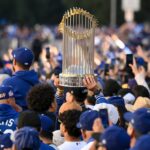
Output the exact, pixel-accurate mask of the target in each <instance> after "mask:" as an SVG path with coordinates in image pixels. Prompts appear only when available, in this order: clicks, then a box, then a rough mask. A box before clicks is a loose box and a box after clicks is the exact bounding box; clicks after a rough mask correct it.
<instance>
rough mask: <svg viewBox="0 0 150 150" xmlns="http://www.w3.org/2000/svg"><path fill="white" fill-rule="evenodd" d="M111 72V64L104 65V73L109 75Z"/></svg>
mask: <svg viewBox="0 0 150 150" xmlns="http://www.w3.org/2000/svg"><path fill="white" fill-rule="evenodd" d="M108 73H109V64H105V66H104V75H108Z"/></svg>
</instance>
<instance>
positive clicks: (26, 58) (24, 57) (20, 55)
mask: <svg viewBox="0 0 150 150" xmlns="http://www.w3.org/2000/svg"><path fill="white" fill-rule="evenodd" d="M12 56H13V58H14V59H15V60H16V61H17V62H19V63H20V64H22V65H24V66H31V64H32V62H33V59H34V55H33V52H32V51H31V50H30V49H28V48H26V47H21V48H17V49H15V50H13V51H12Z"/></svg>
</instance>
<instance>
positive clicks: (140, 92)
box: [132, 85, 150, 98]
mask: <svg viewBox="0 0 150 150" xmlns="http://www.w3.org/2000/svg"><path fill="white" fill-rule="evenodd" d="M132 91H133V93H134V95H135V97H136V98H137V97H139V96H142V97H147V98H149V97H150V95H149V92H148V90H147V88H146V87H144V86H143V85H137V86H135V87H134V88H133V89H132Z"/></svg>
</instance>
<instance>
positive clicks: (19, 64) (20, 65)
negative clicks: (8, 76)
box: [16, 60, 31, 70]
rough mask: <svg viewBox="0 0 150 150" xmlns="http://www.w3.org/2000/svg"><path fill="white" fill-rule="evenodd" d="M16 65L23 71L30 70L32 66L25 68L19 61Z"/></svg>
mask: <svg viewBox="0 0 150 150" xmlns="http://www.w3.org/2000/svg"><path fill="white" fill-rule="evenodd" d="M16 63H17V65H18V66H19V67H21V68H22V69H23V70H29V69H30V67H31V66H25V65H23V64H21V63H19V62H18V61H17V60H16Z"/></svg>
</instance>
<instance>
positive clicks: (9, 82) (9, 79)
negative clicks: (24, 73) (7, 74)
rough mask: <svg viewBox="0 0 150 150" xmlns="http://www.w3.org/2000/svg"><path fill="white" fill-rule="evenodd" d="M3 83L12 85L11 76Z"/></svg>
mask: <svg viewBox="0 0 150 150" xmlns="http://www.w3.org/2000/svg"><path fill="white" fill-rule="evenodd" d="M2 85H12V84H11V78H7V79H5V80H4V81H3V82H2Z"/></svg>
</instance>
